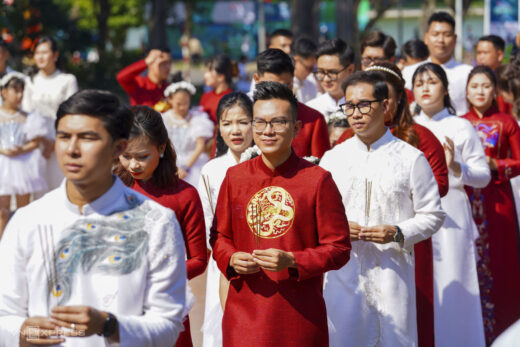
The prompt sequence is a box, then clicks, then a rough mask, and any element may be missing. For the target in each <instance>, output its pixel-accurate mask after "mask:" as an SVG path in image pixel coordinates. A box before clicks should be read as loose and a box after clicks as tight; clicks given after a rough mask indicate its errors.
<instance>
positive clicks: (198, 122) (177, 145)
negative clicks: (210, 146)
mask: <svg viewBox="0 0 520 347" xmlns="http://www.w3.org/2000/svg"><path fill="white" fill-rule="evenodd" d="M162 116H163V121H164V125H165V126H166V130H167V131H168V136H169V138H170V141H171V142H172V145H173V148H174V149H175V153H176V154H177V166H178V167H180V166H181V165H186V163H187V162H188V160H189V159H190V157H191V154H192V153H193V151H194V150H195V145H196V141H197V138H199V137H202V138H204V139H205V140H208V139H210V138H212V137H213V129H214V125H213V122H212V121H211V120H210V119H209V117H208V115H207V113H205V112H203V111H202V108H200V107H193V108H192V109H191V110H190V111H189V113H188V115H187V116H186V118H185V119H182V118H179V117H177V116H175V115H174V113H173V111H172V110H168V111H166V112H165V113H163V114H162ZM208 160H209V157H208V155H207V153H205V152H202V153H201V154H200V155H199V157H198V158H197V160H196V161H195V163H194V164H193V165H192V166H191V168H190V171H189V173H188V176H186V177H185V178H184V180H185V181H186V182H188V183H189V184H191V185H192V186H194V187H196V186H197V184H198V183H199V177H200V170H201V169H202V167H203V166H204V164H206V163H207V162H208Z"/></svg>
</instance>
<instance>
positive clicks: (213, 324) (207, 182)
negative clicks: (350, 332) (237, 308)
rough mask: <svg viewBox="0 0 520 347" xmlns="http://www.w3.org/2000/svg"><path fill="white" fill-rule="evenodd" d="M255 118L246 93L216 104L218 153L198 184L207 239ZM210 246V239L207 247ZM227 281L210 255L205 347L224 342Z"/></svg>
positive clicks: (207, 281) (202, 173)
mask: <svg viewBox="0 0 520 347" xmlns="http://www.w3.org/2000/svg"><path fill="white" fill-rule="evenodd" d="M252 120H253V105H252V102H251V100H250V99H249V97H248V96H247V95H246V94H244V93H231V94H227V95H225V96H224V97H223V98H222V99H221V100H220V103H219V105H218V108H217V124H218V133H217V157H216V158H215V159H213V160H211V161H210V162H208V163H207V164H206V165H204V167H203V168H202V171H201V177H200V181H199V185H198V190H199V195H200V200H201V201H202V207H203V209H204V218H205V221H206V229H207V230H206V231H207V240H209V230H210V228H211V224H212V222H213V214H214V211H215V206H216V204H217V198H218V194H219V190H220V185H221V184H222V181H223V180H224V177H225V176H226V172H227V169H228V168H230V167H231V166H234V165H236V164H238V163H239V161H240V155H241V154H242V153H243V152H244V151H245V150H246V149H247V148H248V147H250V146H251V144H252V142H253V132H252V127H251V121H252ZM210 248H211V247H210V246H209V241H208V249H210ZM227 284H228V282H227V281H226V279H225V278H224V277H221V274H220V270H219V269H218V267H217V263H216V262H215V260H214V259H213V257H211V258H210V259H209V263H208V273H207V278H206V305H205V312H204V325H203V327H202V331H203V333H204V339H203V346H204V347H220V346H222V316H223V310H222V307H224V303H225V300H226V297H227Z"/></svg>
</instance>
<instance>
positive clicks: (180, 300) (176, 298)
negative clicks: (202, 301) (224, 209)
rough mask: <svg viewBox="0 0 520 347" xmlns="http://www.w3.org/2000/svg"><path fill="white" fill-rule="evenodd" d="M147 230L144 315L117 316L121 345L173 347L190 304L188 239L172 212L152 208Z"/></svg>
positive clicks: (147, 221) (148, 215)
mask: <svg viewBox="0 0 520 347" xmlns="http://www.w3.org/2000/svg"><path fill="white" fill-rule="evenodd" d="M147 225H148V226H147ZM145 228H147V229H148V228H150V229H151V232H150V241H149V249H148V264H149V271H148V275H147V284H146V293H145V298H144V306H143V311H144V314H143V315H142V316H129V315H117V320H118V323H119V340H120V345H121V346H122V347H123V346H133V347H134V346H135V347H137V346H143V347H149V346H173V345H174V344H175V341H176V340H177V337H178V336H179V333H180V332H181V331H182V329H183V325H182V319H183V313H184V309H185V305H186V282H187V274H186V264H185V251H184V240H183V238H182V233H181V228H180V226H179V223H178V222H177V218H176V217H175V214H174V213H173V211H171V210H167V209H162V210H158V209H152V210H151V211H150V212H149V213H148V214H147V216H146V222H145Z"/></svg>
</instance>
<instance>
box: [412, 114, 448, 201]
mask: <svg viewBox="0 0 520 347" xmlns="http://www.w3.org/2000/svg"><path fill="white" fill-rule="evenodd" d="M413 129H414V130H415V132H417V134H418V135H419V150H420V151H421V152H423V153H424V156H425V157H426V159H427V160H428V163H429V164H430V166H431V168H432V171H433V175H434V176H435V180H436V181H437V186H438V187H439V195H440V196H441V198H442V197H443V196H445V195H446V194H448V190H449V189H450V182H449V179H448V166H447V165H446V156H445V155H444V148H443V147H442V144H441V143H440V142H439V140H437V138H436V137H435V135H434V134H433V133H432V132H431V131H430V130H428V129H427V128H425V127H423V126H421V125H419V124H414V125H413Z"/></svg>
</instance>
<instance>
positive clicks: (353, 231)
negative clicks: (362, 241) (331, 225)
mask: <svg viewBox="0 0 520 347" xmlns="http://www.w3.org/2000/svg"><path fill="white" fill-rule="evenodd" d="M348 227H349V229H350V241H359V232H360V231H361V225H359V224H357V223H356V222H348Z"/></svg>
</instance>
